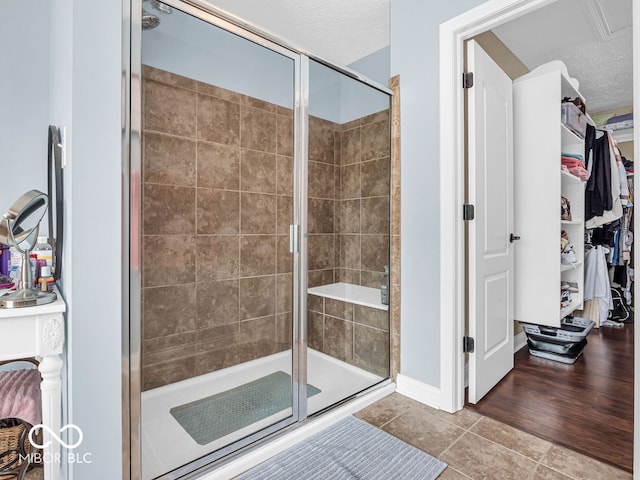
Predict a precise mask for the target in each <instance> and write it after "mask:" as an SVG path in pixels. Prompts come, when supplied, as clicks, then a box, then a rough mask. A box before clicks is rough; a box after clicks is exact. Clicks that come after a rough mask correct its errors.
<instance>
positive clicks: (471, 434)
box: [356, 393, 633, 480]
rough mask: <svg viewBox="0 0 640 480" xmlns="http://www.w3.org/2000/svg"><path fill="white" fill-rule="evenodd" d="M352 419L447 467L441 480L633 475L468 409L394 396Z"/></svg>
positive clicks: (578, 479) (609, 479)
mask: <svg viewBox="0 0 640 480" xmlns="http://www.w3.org/2000/svg"><path fill="white" fill-rule="evenodd" d="M356 417H358V418H360V419H362V420H365V421H367V422H369V423H370V424H372V425H374V426H376V427H378V428H381V429H382V430H384V431H386V432H388V433H390V434H392V435H394V436H396V437H398V438H400V439H401V440H404V441H405V442H407V443H409V444H411V445H413V446H414V447H417V448H419V449H421V450H423V451H425V452H427V453H429V454H430V455H433V456H434V457H437V458H439V459H441V460H442V461H444V462H446V463H447V464H448V465H449V467H448V468H447V469H446V470H445V471H444V473H443V474H442V475H441V476H440V477H439V478H440V479H442V480H511V479H513V480H605V479H606V480H626V479H628V480H631V479H632V478H633V475H631V474H630V473H628V472H625V471H623V470H619V469H617V468H615V467H612V466H610V465H607V464H604V463H601V462H598V461H596V460H594V459H592V458H589V457H586V456H584V455H581V454H579V453H577V452H574V451H572V450H568V449H566V448H563V447H560V446H558V445H554V444H553V443H550V442H547V441H546V440H542V439H540V438H538V437H535V436H533V435H530V434H528V433H525V432H522V431H520V430H516V429H515V428H513V427H510V426H509V425H505V424H503V423H500V422H497V421H495V420H492V419H490V418H488V417H484V416H482V415H480V414H478V413H476V412H473V411H471V410H467V409H464V410H461V411H460V412H457V413H455V414H449V413H446V412H443V411H440V410H435V409H433V408H431V407H428V406H426V405H423V404H421V403H419V402H416V401H414V400H411V399H410V398H407V397H404V396H402V395H400V394H398V393H393V394H391V395H389V396H388V397H385V398H383V399H382V400H379V401H378V402H376V403H374V404H373V405H370V406H369V407H367V408H365V409H363V410H361V411H360V412H358V413H357V414H356Z"/></svg>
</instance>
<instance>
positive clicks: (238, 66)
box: [142, 11, 294, 108]
mask: <svg viewBox="0 0 640 480" xmlns="http://www.w3.org/2000/svg"><path fill="white" fill-rule="evenodd" d="M160 18H161V23H160V25H159V26H158V27H157V28H155V29H153V30H147V31H144V32H143V35H142V63H143V64H145V65H151V66H153V67H156V68H160V69H163V70H167V71H169V72H173V73H176V74H178V75H184V76H186V77H189V78H193V79H196V80H199V81H202V82H206V83H210V84H212V85H217V86H219V87H222V88H226V89H228V90H233V91H234V92H238V93H242V94H244V95H248V96H250V97H254V98H259V99H261V100H264V101H266V102H271V103H275V104H276V105H281V106H283V107H286V108H293V92H294V88H293V85H294V76H293V72H294V62H293V60H292V59H290V58H288V57H285V56H284V55H280V54H278V53H275V52H273V51H271V50H268V49H266V48H264V47H262V46H260V45H257V44H255V43H253V42H250V41H248V40H245V39H243V38H240V37H238V36H237V35H234V34H231V33H228V32H226V31H224V30H221V29H219V28H218V27H214V26H212V25H209V24H208V23H205V22H203V21H199V20H196V19H195V18H193V17H190V16H188V15H186V14H183V13H181V12H179V11H174V12H173V13H172V14H171V15H169V16H167V15H160Z"/></svg>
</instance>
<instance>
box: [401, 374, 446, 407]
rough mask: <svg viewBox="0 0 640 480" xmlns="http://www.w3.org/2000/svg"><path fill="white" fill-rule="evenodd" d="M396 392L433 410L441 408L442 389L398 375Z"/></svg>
mask: <svg viewBox="0 0 640 480" xmlns="http://www.w3.org/2000/svg"><path fill="white" fill-rule="evenodd" d="M396 384H397V386H396V391H397V392H398V393H400V394H402V395H404V396H406V397H409V398H412V399H414V400H417V401H418V402H420V403H424V404H425V405H428V406H430V407H433V408H438V409H439V408H440V389H439V388H436V387H434V386H431V385H428V384H426V383H422V382H420V381H419V380H414V379H413V378H411V377H407V376H406V375H402V374H401V373H399V374H398V377H397V379H396Z"/></svg>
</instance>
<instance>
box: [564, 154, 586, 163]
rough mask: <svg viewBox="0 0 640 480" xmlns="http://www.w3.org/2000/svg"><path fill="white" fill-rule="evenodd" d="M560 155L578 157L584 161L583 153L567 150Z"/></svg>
mask: <svg viewBox="0 0 640 480" xmlns="http://www.w3.org/2000/svg"><path fill="white" fill-rule="evenodd" d="M560 155H562V156H563V157H571V158H577V159H578V160H580V161H581V162H582V163H584V157H583V156H582V155H580V154H579V153H567V152H562V153H561V154H560Z"/></svg>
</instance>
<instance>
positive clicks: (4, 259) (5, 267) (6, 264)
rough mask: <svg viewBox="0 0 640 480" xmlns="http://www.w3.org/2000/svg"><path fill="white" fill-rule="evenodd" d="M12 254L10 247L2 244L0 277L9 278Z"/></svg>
mask: <svg viewBox="0 0 640 480" xmlns="http://www.w3.org/2000/svg"><path fill="white" fill-rule="evenodd" d="M10 257H11V253H10V252H9V247H8V246H7V245H3V244H2V243H0V275H5V276H9V271H10V270H11V266H10V263H11V262H10Z"/></svg>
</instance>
